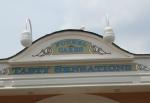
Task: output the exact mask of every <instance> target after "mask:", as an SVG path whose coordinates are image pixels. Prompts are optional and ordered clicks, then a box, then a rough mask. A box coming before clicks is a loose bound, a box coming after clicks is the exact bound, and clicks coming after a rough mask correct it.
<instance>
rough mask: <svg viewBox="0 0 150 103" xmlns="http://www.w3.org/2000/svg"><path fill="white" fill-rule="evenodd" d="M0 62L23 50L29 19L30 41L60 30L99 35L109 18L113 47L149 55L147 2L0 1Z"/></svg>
mask: <svg viewBox="0 0 150 103" xmlns="http://www.w3.org/2000/svg"><path fill="white" fill-rule="evenodd" d="M0 13H1V14H0V32H1V33H0V36H1V37H0V48H1V51H0V58H6V57H9V56H12V55H14V54H16V53H17V52H19V51H20V50H22V49H23V47H22V45H21V44H20V34H21V32H22V31H23V30H24V28H25V21H26V18H27V17H29V18H30V19H31V22H32V27H33V40H36V39H38V38H40V37H42V36H44V35H46V34H49V33H52V32H54V31H57V30H62V29H69V28H72V29H79V28H81V27H83V26H84V27H85V30H87V31H92V32H95V33H98V34H100V35H102V34H103V32H104V31H103V30H104V28H105V25H106V24H105V15H106V14H109V16H110V24H111V26H112V27H113V29H114V32H115V36H116V40H115V43H116V44H117V45H119V46H120V47H121V48H124V49H126V50H128V51H130V52H133V53H150V45H149V44H150V20H149V19H150V0H0Z"/></svg>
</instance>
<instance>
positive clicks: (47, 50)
mask: <svg viewBox="0 0 150 103" xmlns="http://www.w3.org/2000/svg"><path fill="white" fill-rule="evenodd" d="M46 55H52V48H51V47H46V48H45V49H42V50H41V51H40V52H39V53H38V54H36V55H32V56H33V57H36V56H38V57H43V56H46Z"/></svg>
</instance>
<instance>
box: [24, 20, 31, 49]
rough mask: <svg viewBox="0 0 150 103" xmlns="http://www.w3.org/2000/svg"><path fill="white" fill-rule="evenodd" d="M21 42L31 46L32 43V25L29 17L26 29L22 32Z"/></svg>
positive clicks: (25, 45)
mask: <svg viewBox="0 0 150 103" xmlns="http://www.w3.org/2000/svg"><path fill="white" fill-rule="evenodd" d="M21 44H22V45H23V46H24V47H29V46H30V45H31V44H32V26H31V21H30V19H29V18H27V20H26V29H25V30H24V31H23V32H22V33H21Z"/></svg>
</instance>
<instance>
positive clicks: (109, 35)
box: [103, 16, 115, 43]
mask: <svg viewBox="0 0 150 103" xmlns="http://www.w3.org/2000/svg"><path fill="white" fill-rule="evenodd" d="M106 24H107V25H106V27H105V29H104V36H103V39H104V40H105V41H106V42H108V43H113V42H114V40H115V35H114V32H113V29H112V27H111V26H110V24H109V18H108V16H106Z"/></svg>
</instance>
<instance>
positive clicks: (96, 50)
mask: <svg viewBox="0 0 150 103" xmlns="http://www.w3.org/2000/svg"><path fill="white" fill-rule="evenodd" d="M149 96H150V54H133V53H130V52H128V51H126V50H124V49H122V48H120V47H119V46H117V45H116V44H114V43H109V42H107V41H106V40H104V38H103V37H102V36H100V35H98V34H96V33H93V32H89V31H84V30H75V29H67V30H61V31H56V32H54V33H51V34H48V35H46V36H44V37H42V38H40V39H38V40H36V41H34V42H33V43H32V45H31V46H29V47H27V48H25V49H24V50H22V51H21V52H19V53H17V54H16V55H14V56H12V57H9V58H5V59H1V60H0V102H3V103H6V102H8V103H9V102H10V103H11V101H12V102H13V103H19V102H21V103H59V102H61V103H131V102H135V101H136V103H144V102H145V103H146V102H147V103H148V102H150V99H149ZM4 97H5V98H10V99H5V98H4ZM139 97H140V98H139ZM1 98H2V99H1ZM133 100H134V101H133Z"/></svg>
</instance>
